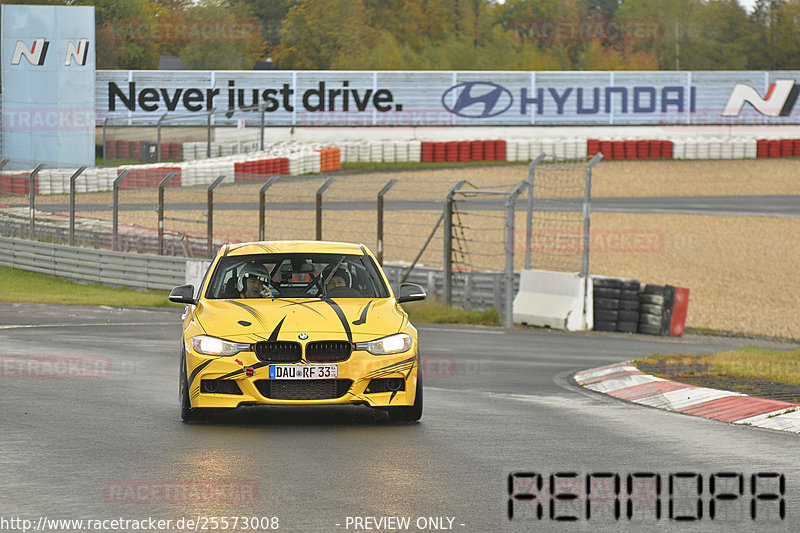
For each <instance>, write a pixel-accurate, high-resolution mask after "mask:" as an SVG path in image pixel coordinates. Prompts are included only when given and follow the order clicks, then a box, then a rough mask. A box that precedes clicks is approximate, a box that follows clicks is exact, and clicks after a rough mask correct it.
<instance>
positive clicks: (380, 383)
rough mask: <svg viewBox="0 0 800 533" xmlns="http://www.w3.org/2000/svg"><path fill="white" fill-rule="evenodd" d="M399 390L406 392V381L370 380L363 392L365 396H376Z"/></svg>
mask: <svg viewBox="0 0 800 533" xmlns="http://www.w3.org/2000/svg"><path fill="white" fill-rule="evenodd" d="M401 390H406V380H404V379H403V378H378V379H372V380H370V382H369V385H367V389H366V390H365V392H366V393H367V394H376V393H379V392H394V391H401Z"/></svg>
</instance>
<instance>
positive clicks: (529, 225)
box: [525, 153, 545, 270]
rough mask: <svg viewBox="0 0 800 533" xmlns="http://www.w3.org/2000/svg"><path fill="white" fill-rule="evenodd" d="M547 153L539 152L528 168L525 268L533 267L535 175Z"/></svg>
mask: <svg viewBox="0 0 800 533" xmlns="http://www.w3.org/2000/svg"><path fill="white" fill-rule="evenodd" d="M544 158H545V154H544V153H541V154H539V155H538V156H537V157H536V159H534V160H533V161H531V164H530V167H529V170H528V219H527V222H526V231H525V269H526V270H527V269H529V268H531V249H532V248H533V176H534V174H535V172H536V165H538V164H539V163H540V162H541V161H542V159H544Z"/></svg>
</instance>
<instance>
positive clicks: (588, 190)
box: [581, 152, 603, 329]
mask: <svg viewBox="0 0 800 533" xmlns="http://www.w3.org/2000/svg"><path fill="white" fill-rule="evenodd" d="M601 159H603V154H601V153H599V152H598V153H597V154H595V156H594V157H592V159H591V160H589V162H588V163H587V164H586V182H585V185H584V191H583V261H581V276H583V327H584V329H585V328H586V327H588V323H587V320H586V306H587V298H588V295H589V246H590V233H589V231H590V219H591V215H592V167H594V166H595V165H596V164H597V163H599V162H600V160H601Z"/></svg>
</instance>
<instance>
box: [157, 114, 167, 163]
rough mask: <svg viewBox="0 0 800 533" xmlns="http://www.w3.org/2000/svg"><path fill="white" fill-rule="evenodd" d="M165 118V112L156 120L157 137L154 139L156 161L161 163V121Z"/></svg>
mask: <svg viewBox="0 0 800 533" xmlns="http://www.w3.org/2000/svg"><path fill="white" fill-rule="evenodd" d="M165 118H167V114H166V113H164V114H163V115H161V116H160V117H158V120H157V121H156V132H157V136H158V139H157V141H156V151H157V152H158V162H159V163H161V121H162V120H164V119H165Z"/></svg>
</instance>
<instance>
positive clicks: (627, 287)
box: [620, 279, 642, 293]
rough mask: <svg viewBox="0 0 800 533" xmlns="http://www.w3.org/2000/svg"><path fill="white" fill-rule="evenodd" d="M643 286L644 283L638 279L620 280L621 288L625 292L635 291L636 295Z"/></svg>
mask: <svg viewBox="0 0 800 533" xmlns="http://www.w3.org/2000/svg"><path fill="white" fill-rule="evenodd" d="M641 286H642V283H641V282H640V281H639V280H638V279H623V280H620V288H621V289H622V290H623V291H634V292H636V293H638V292H639V288H640V287H641Z"/></svg>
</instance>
